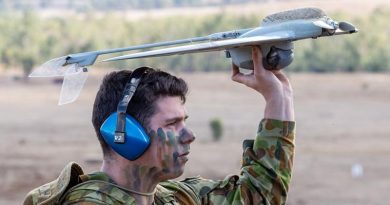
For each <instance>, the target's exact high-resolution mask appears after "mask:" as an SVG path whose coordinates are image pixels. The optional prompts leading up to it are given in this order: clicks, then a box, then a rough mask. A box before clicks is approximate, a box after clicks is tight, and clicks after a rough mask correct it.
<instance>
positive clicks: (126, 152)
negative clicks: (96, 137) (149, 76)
mask: <svg viewBox="0 0 390 205" xmlns="http://www.w3.org/2000/svg"><path fill="white" fill-rule="evenodd" d="M149 70H150V68H148V67H141V68H137V69H136V70H134V71H133V72H132V73H131V75H130V80H129V82H127V84H126V86H125V89H124V92H123V93H124V95H123V98H122V100H121V101H120V102H119V104H118V107H117V112H115V113H112V114H111V115H110V116H109V117H108V118H107V119H106V120H105V121H104V123H103V124H102V126H101V127H100V134H101V135H102V136H103V139H104V141H105V142H106V143H107V144H108V145H109V146H110V147H111V148H112V149H113V150H114V151H115V152H117V153H118V154H119V155H121V156H122V157H124V158H126V159H128V160H136V159H137V158H138V157H140V156H141V155H142V154H143V153H144V152H145V151H146V150H147V149H148V147H149V145H150V138H149V136H148V134H147V133H146V132H145V129H144V128H143V127H142V125H141V124H140V123H139V122H138V121H137V120H136V119H134V118H133V117H132V116H130V115H129V114H127V113H126V110H127V106H128V104H129V102H130V100H131V98H132V97H133V95H134V93H135V91H136V89H137V87H138V85H139V83H140V81H141V79H142V76H143V75H144V74H146V73H147V72H148V71H149Z"/></svg>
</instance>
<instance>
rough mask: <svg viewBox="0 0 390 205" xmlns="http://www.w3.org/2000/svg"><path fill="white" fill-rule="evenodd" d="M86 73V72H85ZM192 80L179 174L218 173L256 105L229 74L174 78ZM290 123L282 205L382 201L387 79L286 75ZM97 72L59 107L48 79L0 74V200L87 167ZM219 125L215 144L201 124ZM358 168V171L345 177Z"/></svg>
mask: <svg viewBox="0 0 390 205" xmlns="http://www.w3.org/2000/svg"><path fill="white" fill-rule="evenodd" d="M92 74H93V72H92ZM179 75H180V76H182V77H183V78H185V79H186V80H187V81H188V82H189V85H190V94H189V99H188V101H187V109H188V112H189V115H190V118H189V119H188V126H190V127H191V128H192V129H193V130H194V131H195V132H196V133H197V141H196V142H195V143H194V144H193V146H192V148H191V150H192V152H191V154H190V161H189V163H188V166H187V168H186V173H185V176H193V175H201V176H203V177H206V178H213V179H222V178H223V177H224V176H226V175H227V174H231V173H239V168H240V156H241V141H242V140H243V139H245V138H251V137H253V136H254V134H255V131H256V127H257V124H258V122H259V120H260V119H261V118H262V114H263V109H264V101H263V99H262V98H261V97H260V96H259V95H257V94H256V93H255V92H253V91H251V90H249V89H247V88H246V87H244V86H241V85H238V84H235V83H233V82H231V81H230V77H229V74H224V73H219V74H217V73H207V74H179ZM290 78H291V81H292V84H293V86H294V89H295V108H296V121H297V139H296V158H295V166H294V173H293V180H292V184H291V189H290V193H289V200H288V204H289V205H298V204H299V205H306V204H320V205H322V204H323V205H325V204H343V205H345V204H354V205H357V204H362V205H363V204H376V205H381V204H383V205H385V204H388V203H389V201H390V196H389V195H388V193H389V190H390V171H389V170H390V163H389V162H390V126H389V124H390V107H389V103H390V75H388V74H376V75H375V74H326V75H315V74H292V75H290ZM100 80H101V75H97V74H93V75H92V76H90V79H89V80H88V82H87V84H86V87H85V88H84V90H83V92H82V93H81V96H80V98H79V99H78V100H77V101H76V102H75V103H73V104H70V105H65V106H57V101H58V95H59V91H60V85H55V84H53V83H52V81H51V80H50V79H42V80H32V81H30V82H29V83H21V82H16V81H13V80H12V79H11V77H10V76H4V75H3V76H0V116H1V118H0V184H1V186H0V204H7V205H8V204H21V201H22V200H23V197H24V195H25V194H26V193H27V192H28V190H30V189H32V188H33V187H36V186H38V185H40V184H43V183H45V182H48V181H50V180H53V179H54V178H55V177H56V176H57V175H58V174H59V172H60V170H61V169H62V168H63V167H64V166H65V164H66V163H68V162H70V161H76V162H78V163H80V164H81V165H82V166H83V167H84V168H85V170H86V172H90V171H93V170H96V169H98V168H99V165H100V160H99V159H100V148H99V145H98V143H97V140H96V139H95V135H94V131H93V129H92V125H91V123H90V119H91V107H92V103H93V99H94V95H95V93H96V91H97V88H98V83H99V81H100ZM215 117H217V118H220V119H222V121H223V124H224V136H223V140H222V141H221V142H218V143H217V142H213V141H212V139H211V135H210V129H209V125H208V123H209V121H210V119H212V118H215ZM354 165H360V166H361V167H362V168H363V175H362V176H360V177H352V175H351V168H352V167H353V166H354Z"/></svg>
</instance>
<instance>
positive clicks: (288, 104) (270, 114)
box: [264, 91, 295, 121]
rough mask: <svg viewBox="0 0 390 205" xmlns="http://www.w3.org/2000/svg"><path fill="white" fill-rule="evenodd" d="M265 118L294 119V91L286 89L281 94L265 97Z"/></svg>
mask: <svg viewBox="0 0 390 205" xmlns="http://www.w3.org/2000/svg"><path fill="white" fill-rule="evenodd" d="M265 100H266V105H265V110H264V118H265V119H275V120H281V121H294V120H295V118H294V103H293V94H292V91H284V92H282V93H281V94H276V95H273V96H272V97H268V98H265Z"/></svg>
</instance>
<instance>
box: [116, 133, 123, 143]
mask: <svg viewBox="0 0 390 205" xmlns="http://www.w3.org/2000/svg"><path fill="white" fill-rule="evenodd" d="M114 142H115V143H119V144H123V143H125V133H115V136H114Z"/></svg>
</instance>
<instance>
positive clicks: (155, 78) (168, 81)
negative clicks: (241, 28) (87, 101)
mask: <svg viewBox="0 0 390 205" xmlns="http://www.w3.org/2000/svg"><path fill="white" fill-rule="evenodd" d="M252 58H253V62H254V72H253V73H252V74H242V73H240V71H239V69H238V67H236V66H235V65H233V67H232V70H233V71H232V80H233V81H236V82H238V83H241V84H244V85H246V86H248V87H250V88H252V89H254V90H255V91H257V92H258V93H260V94H261V95H262V96H263V97H264V98H265V101H266V106H265V111H264V119H263V120H262V121H261V122H260V124H259V128H258V132H257V135H256V137H255V139H254V140H245V141H244V153H243V159H242V168H241V172H240V174H239V175H231V176H228V177H226V178H225V179H224V180H208V179H203V178H200V177H194V178H187V179H185V180H183V181H172V180H171V179H174V178H177V177H179V176H180V175H181V174H182V173H183V170H184V166H185V164H186V162H187V160H188V158H187V156H188V154H189V151H190V144H191V143H192V142H193V141H194V140H195V136H194V134H193V132H192V131H191V130H190V129H188V128H187V126H186V124H185V120H186V118H187V112H186V109H185V107H184V103H185V99H186V93H187V85H186V83H185V82H184V81H183V80H182V79H179V78H176V77H174V76H172V75H170V74H168V73H166V72H162V71H157V70H154V69H149V68H143V69H141V70H142V74H141V75H140V77H139V78H136V77H134V76H133V74H135V73H136V72H137V70H138V69H137V70H136V71H134V72H133V74H131V72H130V71H119V72H113V73H110V74H108V75H107V76H106V77H105V78H104V80H103V83H102V85H101V87H100V90H99V91H98V93H97V96H96V99H95V104H94V109H93V117H92V122H93V125H94V127H95V130H96V133H97V137H98V139H99V142H100V143H101V146H102V150H103V165H102V167H101V170H100V171H99V172H95V173H92V174H84V173H83V172H82V170H81V168H80V167H79V166H78V165H77V164H75V163H71V164H69V165H68V166H67V167H65V169H64V170H63V171H62V173H61V175H60V177H59V178H58V179H57V180H55V181H53V182H51V183H48V184H46V185H44V186H42V187H39V188H37V189H35V190H33V191H31V192H30V193H29V194H28V195H27V198H26V199H25V202H24V204H80V205H81V204H83V205H84V204H129V205H130V204H147V205H150V204H158V205H162V204H207V205H211V204H214V205H216V204H226V205H230V204H286V199H287V191H288V188H289V183H290V179H291V170H292V164H293V155H294V129H295V128H294V127H295V123H294V122H293V121H294V110H293V96H292V95H293V94H292V88H291V85H290V83H289V81H288V79H287V77H286V76H285V75H284V74H283V73H282V72H281V71H279V70H276V71H268V70H265V69H264V68H263V65H262V56H261V51H260V49H259V48H258V47H253V49H252ZM130 75H131V77H130ZM129 78H131V79H135V80H131V81H132V83H130V85H129V83H127V82H128V81H129ZM137 79H140V80H139V82H138V83H139V85H137V81H136V80H137ZM134 83H135V84H134ZM137 86H138V87H137ZM135 89H136V90H135ZM125 90H129V91H128V92H129V93H130V94H129V95H125V97H124V96H123V95H124V94H123V93H124V92H126V91H125ZM132 91H135V93H134V96H133V97H132V96H131V95H132ZM130 99H131V100H130ZM128 100H130V102H129V101H128ZM118 104H119V106H118ZM122 105H125V107H126V108H125V111H126V113H127V114H128V115H130V116H132V117H133V118H134V119H136V120H135V121H136V122H135V125H134V126H135V127H137V126H138V124H137V122H139V123H140V125H141V126H140V127H141V128H144V130H145V132H146V133H147V139H146V140H150V141H149V142H146V144H143V143H141V142H135V144H134V143H133V144H131V143H130V145H128V147H126V148H125V149H121V148H118V147H117V144H115V143H119V144H120V143H124V144H126V143H127V142H126V141H122V140H124V139H122V137H123V135H120V134H118V133H120V132H117V133H116V134H115V136H113V138H112V139H108V138H109V137H107V136H106V135H107V133H105V129H106V128H105V126H106V125H105V124H106V123H108V122H107V121H110V120H108V119H110V116H111V115H113V113H114V115H115V119H117V118H116V116H120V112H119V110H120V109H121V108H120V107H121V106H122ZM127 105H128V106H127ZM122 108H123V106H122ZM126 120H127V117H126ZM121 123H122V122H120V120H118V121H115V123H114V124H115V125H116V130H115V131H118V129H119V130H120V128H118V127H121ZM126 123H128V122H126ZM126 123H125V124H126ZM124 126H125V128H126V129H128V127H127V125H124ZM108 127H109V126H108ZM126 132H127V131H126ZM108 135H109V134H108ZM141 135H142V134H141ZM111 137H112V136H111ZM110 140H111V141H110ZM113 141H115V142H113ZM118 141H119V142H118ZM138 143H139V144H138ZM127 144H128V143H127ZM120 146H122V145H120ZM140 147H141V148H140ZM143 147H144V148H143ZM134 149H141V150H140V151H138V150H135V151H134ZM133 151H134V152H135V153H132V152H133Z"/></svg>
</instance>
